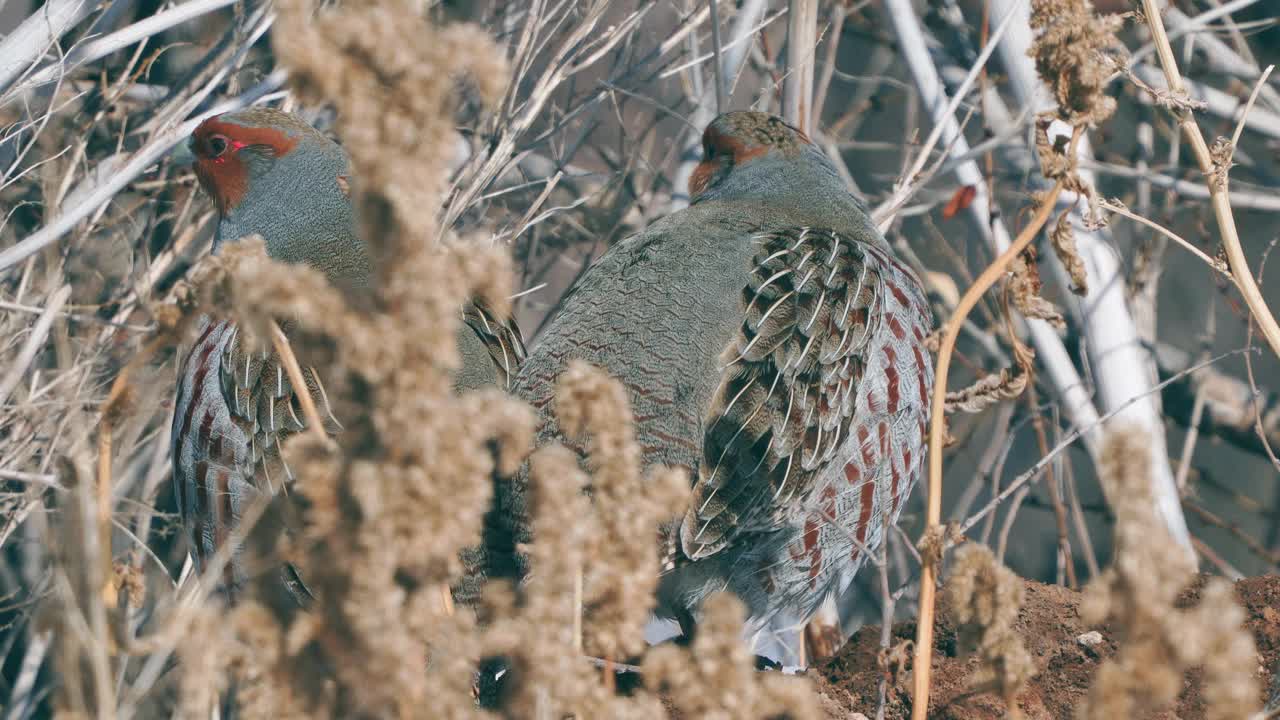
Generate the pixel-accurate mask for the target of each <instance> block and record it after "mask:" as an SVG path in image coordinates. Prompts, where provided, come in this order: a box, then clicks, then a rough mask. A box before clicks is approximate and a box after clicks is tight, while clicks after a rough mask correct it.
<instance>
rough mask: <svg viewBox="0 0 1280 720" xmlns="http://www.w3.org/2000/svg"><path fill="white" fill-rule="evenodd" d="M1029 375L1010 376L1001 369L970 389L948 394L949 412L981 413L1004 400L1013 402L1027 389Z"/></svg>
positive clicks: (979, 379)
mask: <svg viewBox="0 0 1280 720" xmlns="http://www.w3.org/2000/svg"><path fill="white" fill-rule="evenodd" d="M1027 377H1028V376H1027V374H1026V373H1019V374H1017V375H1010V374H1009V371H1008V370H1006V369H1004V368H1001V369H1000V372H998V373H988V374H986V375H984V376H982V377H980V378H978V380H977V381H975V382H974V383H973V384H972V385H970V386H969V387H966V388H963V389H961V390H955V391H953V392H949V393H947V404H946V409H947V412H949V413H951V412H956V411H959V412H966V413H970V414H973V413H980V412H982V411H983V410H986V409H987V408H989V407H991V406H992V405H995V404H996V403H998V402H1001V401H1004V400H1012V399H1014V398H1016V397H1018V396H1019V395H1021V394H1022V392H1023V391H1024V390H1026V389H1027Z"/></svg>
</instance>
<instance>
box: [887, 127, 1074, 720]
mask: <svg viewBox="0 0 1280 720" xmlns="http://www.w3.org/2000/svg"><path fill="white" fill-rule="evenodd" d="M1082 130H1083V128H1081V127H1077V128H1076V129H1075V132H1074V133H1073V134H1072V138H1071V143H1070V145H1069V147H1068V148H1067V150H1066V157H1068V158H1071V157H1074V156H1075V145H1076V142H1077V141H1078V140H1079V139H1080V135H1081V133H1082ZM1045 171H1046V173H1047V172H1048V168H1045ZM1065 184H1066V173H1064V174H1061V175H1059V176H1058V177H1057V179H1056V182H1055V183H1054V185H1053V188H1052V189H1050V190H1049V192H1047V193H1045V194H1044V195H1043V196H1042V197H1041V198H1039V208H1038V209H1037V210H1036V214H1035V216H1034V217H1032V219H1031V221H1030V222H1029V223H1028V224H1027V226H1026V227H1025V228H1023V229H1022V232H1021V233H1020V234H1019V235H1018V237H1017V238H1016V239H1015V240H1014V241H1013V242H1012V243H1011V244H1010V245H1009V248H1008V249H1007V250H1005V251H1004V252H1003V253H1001V254H1000V256H999V257H997V258H996V259H995V260H994V261H993V262H992V263H991V264H990V265H988V266H987V268H986V269H985V270H983V271H982V274H981V275H979V276H978V278H977V280H975V281H974V283H973V286H972V287H970V288H969V289H968V290H967V291H965V294H964V295H963V296H962V297H961V298H960V302H959V304H957V305H956V309H955V312H954V313H953V314H952V316H951V317H950V318H948V319H947V322H946V324H945V325H944V326H943V336H942V342H941V344H940V345H939V349H938V367H937V370H936V372H935V374H934V382H933V401H932V407H931V408H930V417H929V497H928V500H927V505H926V516H925V518H926V522H927V523H928V525H927V528H926V535H928V534H929V533H930V532H936V531H937V530H938V528H939V527H940V523H941V519H942V447H943V437H944V436H945V433H944V431H943V424H944V422H945V419H946V396H947V375H948V372H949V371H950V369H951V356H952V354H953V353H954V351H955V346H956V339H957V338H958V337H959V336H960V330H961V328H962V327H963V325H964V320H965V318H966V317H968V315H969V313H970V312H972V311H973V308H974V307H976V306H977V304H978V301H979V300H980V299H981V298H982V296H983V295H984V294H985V293H986V292H987V290H990V289H991V288H992V287H993V286H994V285H995V284H996V282H997V281H998V280H999V279H1000V278H1001V277H1002V276H1003V275H1004V273H1005V272H1006V270H1007V269H1008V268H1009V266H1010V264H1011V263H1012V262H1013V260H1014V259H1015V258H1016V257H1018V255H1020V254H1021V253H1022V252H1023V251H1024V250H1025V249H1026V248H1027V246H1028V245H1030V244H1031V241H1032V240H1033V239H1035V237H1036V234H1037V233H1039V232H1040V228H1042V227H1044V224H1045V223H1046V222H1048V220H1049V216H1050V215H1051V214H1053V207H1054V203H1055V202H1056V201H1057V199H1058V195H1060V194H1061V193H1062V190H1063V187H1064V186H1065ZM938 555H940V553H939V554H938ZM921 557H922V558H923V559H924V562H923V563H922V564H921V568H920V620H919V623H918V626H917V628H918V629H917V631H916V661H915V675H914V678H913V690H914V692H913V696H912V702H911V717H912V720H925V718H926V717H927V713H928V709H929V675H930V666H931V664H932V661H933V619H934V602H935V593H936V591H937V588H936V586H935V585H936V582H937V565H938V561H939V559H940V557H937V556H935V554H934V553H924V552H922V553H921Z"/></svg>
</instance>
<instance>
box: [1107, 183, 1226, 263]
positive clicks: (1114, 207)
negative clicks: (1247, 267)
mask: <svg viewBox="0 0 1280 720" xmlns="http://www.w3.org/2000/svg"><path fill="white" fill-rule="evenodd" d="M1098 206H1099V207H1102V208H1104V209H1106V210H1110V211H1111V212H1113V213H1115V214H1117V215H1122V216H1124V217H1127V218H1129V219H1130V220H1132V221H1134V222H1136V223H1138V224H1140V225H1146V226H1147V227H1149V228H1151V229H1152V230H1155V231H1156V232H1158V233H1160V234H1161V235H1164V236H1165V237H1167V238H1169V239H1170V240H1172V241H1174V242H1176V243H1178V244H1179V245H1181V246H1182V247H1183V249H1185V250H1186V251H1187V252H1189V253H1191V254H1192V255H1195V256H1196V257H1197V258H1199V259H1200V260H1201V261H1203V262H1204V264H1205V265H1208V266H1209V268H1210V269H1211V270H1213V271H1214V272H1217V273H1219V274H1221V275H1222V276H1223V277H1225V278H1227V279H1229V280H1232V281H1233V282H1234V281H1235V278H1233V277H1232V276H1231V273H1230V272H1228V271H1227V269H1226V268H1224V267H1222V265H1220V264H1219V263H1218V261H1217V260H1214V259H1213V258H1211V257H1209V256H1208V255H1206V254H1205V253H1204V251H1203V250H1201V249H1200V248H1198V247H1196V246H1195V245H1192V244H1191V243H1190V242H1189V241H1188V240H1186V239H1185V238H1183V237H1182V236H1181V235H1178V234H1177V233H1175V232H1173V231H1172V230H1170V229H1169V228H1167V227H1165V226H1163V225H1161V224H1159V223H1157V222H1154V221H1152V220H1149V219H1147V218H1145V217H1143V216H1141V215H1139V214H1137V213H1135V212H1131V211H1130V210H1129V209H1128V208H1126V207H1125V206H1123V205H1118V204H1116V203H1113V202H1111V201H1109V200H1099V201H1098Z"/></svg>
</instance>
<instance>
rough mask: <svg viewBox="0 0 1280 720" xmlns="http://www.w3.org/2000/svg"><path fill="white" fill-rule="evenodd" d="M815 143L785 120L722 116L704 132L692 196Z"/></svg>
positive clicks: (740, 114)
mask: <svg viewBox="0 0 1280 720" xmlns="http://www.w3.org/2000/svg"><path fill="white" fill-rule="evenodd" d="M812 145H813V143H812V142H811V141H810V140H809V136H807V135H805V134H804V133H803V132H801V131H800V130H799V129H797V128H794V127H792V126H791V125H788V124H787V123H786V122H785V121H784V120H783V119H782V118H780V117H777V116H775V115H769V114H767V113H762V112H750V111H740V112H729V113H724V114H723V115H720V116H719V117H717V118H715V119H714V120H712V121H711V124H709V125H707V128H706V130H704V131H703V132H702V162H700V163H698V167H697V168H695V169H694V171H693V174H692V175H691V176H690V177H689V196H690V197H691V198H693V199H695V200H697V199H698V198H700V197H702V196H703V195H705V194H706V193H707V192H708V191H711V190H715V189H717V188H721V187H722V186H723V185H724V184H725V183H726V181H728V180H729V178H730V177H731V176H732V175H734V174H735V171H737V174H739V175H740V174H742V173H741V171H743V170H745V169H746V168H747V167H748V166H750V165H752V164H753V163H761V162H763V164H765V165H768V164H770V161H772V162H774V163H777V162H778V161H784V162H785V161H786V160H788V159H794V158H797V157H799V156H800V155H801V154H802V153H803V152H804V148H806V147H811V146H812Z"/></svg>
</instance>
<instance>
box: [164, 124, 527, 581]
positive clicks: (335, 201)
mask: <svg viewBox="0 0 1280 720" xmlns="http://www.w3.org/2000/svg"><path fill="white" fill-rule="evenodd" d="M189 144H190V150H191V151H192V153H193V155H194V156H195V171H196V175H197V177H198V178H199V180H200V184H201V186H202V187H203V188H204V189H205V190H206V191H207V192H208V193H209V195H211V196H212V197H213V200H214V204H215V205H216V207H217V211H218V228H217V234H216V237H215V238H214V252H218V250H219V248H221V247H222V246H223V245H225V244H226V243H231V242H235V241H237V240H239V239H240V238H243V237H246V236H249V235H254V234H257V235H261V236H262V238H263V240H264V241H265V244H266V249H267V254H268V255H269V256H270V257H272V258H273V259H275V260H279V261H282V262H289V263H299V264H305V265H309V266H311V267H314V268H316V269H318V270H320V271H321V272H323V273H324V274H325V276H326V277H327V278H328V280H329V282H330V283H331V284H333V285H334V286H335V287H338V288H340V289H342V290H344V291H345V292H348V293H350V294H352V295H355V294H359V293H364V292H367V291H368V290H369V288H370V283H371V282H372V277H373V275H372V271H371V263H370V259H369V256H368V254H367V251H366V248H365V245H364V243H363V242H362V241H361V240H360V238H359V237H358V236H357V235H356V229H355V222H354V216H353V210H352V206H351V202H350V199H349V197H348V187H349V185H348V159H347V155H346V153H345V151H344V150H343V149H342V148H341V147H340V146H339V145H338V144H336V143H334V142H333V141H332V140H329V139H328V138H326V137H325V136H324V135H322V134H321V133H320V132H318V131H317V130H315V129H314V128H312V127H311V126H310V125H307V124H306V123H305V122H304V121H302V120H301V119H300V118H298V117H296V116H294V115H291V114H288V113H284V112H281V111H278V110H272V109H266V108H251V109H248V110H243V111H240V112H237V113H233V114H228V115H222V116H218V117H214V118H210V119H209V120H206V121H205V122H204V123H202V124H201V125H200V126H199V127H198V128H197V129H196V131H195V133H194V134H193V135H192V137H191V138H190V140H189ZM463 320H464V323H463V326H462V327H461V329H460V331H459V334H458V343H459V349H460V352H461V355H462V361H463V364H462V368H461V370H460V371H459V372H458V374H457V376H456V378H455V384H456V385H457V386H458V387H459V389H469V388H474V387H478V386H481V385H486V384H497V385H500V386H503V387H506V386H507V384H508V381H509V380H510V378H512V377H513V376H514V371H515V368H516V367H517V366H518V364H519V362H520V361H521V360H522V359H523V357H524V353H525V351H524V344H523V341H522V340H521V337H520V331H519V329H518V328H516V326H515V325H514V323H513V322H512V321H511V320H510V319H506V318H496V317H494V316H493V315H492V314H491V313H489V312H488V311H487V310H486V309H485V308H483V307H481V306H479V305H477V304H468V305H467V306H466V307H465V308H463ZM196 333H197V336H196V337H197V339H196V341H195V343H194V344H193V345H192V347H191V348H190V350H189V351H188V353H187V355H186V358H185V360H184V362H183V363H182V367H181V370H180V371H179V375H178V387H177V397H176V401H175V412H174V418H173V436H172V458H173V480H174V491H175V493H176V496H177V502H178V507H179V508H180V511H181V514H182V518H183V522H184V524H185V525H186V529H187V532H188V540H189V542H190V548H191V551H192V555H193V557H194V559H195V561H196V567H197V569H200V570H203V568H204V567H205V566H206V565H207V564H208V561H209V559H210V558H211V557H212V556H213V554H214V552H215V551H217V550H218V548H220V547H222V546H223V545H224V544H225V543H226V542H227V540H228V538H229V537H230V533H231V530H232V528H233V527H234V526H235V525H236V523H237V522H238V521H239V519H240V517H241V515H242V513H243V512H244V511H245V509H246V508H247V507H248V506H249V503H250V502H251V501H252V500H253V499H254V498H255V497H257V496H258V495H259V494H260V493H262V492H275V491H278V490H279V489H280V488H281V487H282V486H283V485H285V484H287V483H288V482H289V480H291V475H290V472H289V468H288V467H287V466H286V465H285V464H284V463H283V462H282V459H281V454H280V448H281V445H282V443H283V441H284V440H285V439H286V438H288V437H289V436H291V435H293V434H294V433H297V432H300V431H302V430H303V429H305V423H304V421H303V420H302V417H301V416H302V412H301V410H300V407H299V405H298V403H297V398H296V397H295V389H294V388H293V387H292V386H291V384H290V382H289V379H288V377H287V376H286V375H285V373H284V371H283V369H282V367H281V365H280V364H279V363H278V361H277V358H276V357H275V356H274V354H272V353H261V352H258V353H250V352H247V351H245V350H244V349H243V348H242V344H241V342H240V338H239V336H238V330H237V328H236V326H235V325H234V324H233V323H231V322H228V321H225V320H215V319H211V318H209V317H202V318H201V319H200V321H199V324H198V327H197V329H196ZM304 372H305V375H306V378H307V382H308V385H310V387H309V388H308V389H307V391H308V392H309V393H310V394H311V395H312V396H313V398H314V400H315V403H316V406H317V407H318V408H319V409H320V411H321V413H322V415H326V416H327V424H328V425H329V427H327V428H326V430H328V431H329V432H334V431H336V430H337V429H338V428H339V427H340V425H339V423H338V421H337V420H336V419H335V418H333V414H332V412H331V411H330V409H329V403H328V398H327V397H326V395H325V391H324V386H323V384H322V383H321V381H320V378H319V377H318V376H317V375H316V374H315V373H314V372H313V371H311V370H310V369H307V370H305V371H304ZM249 572H250V569H249V568H247V567H246V563H245V561H244V558H243V556H242V554H241V553H239V552H233V554H232V560H231V562H229V563H228V564H227V565H226V566H224V571H223V575H222V577H221V581H220V583H219V588H220V589H221V590H222V591H223V592H224V593H226V594H227V595H229V596H230V597H231V598H232V599H234V596H235V593H236V590H237V589H238V588H239V587H241V586H242V585H243V583H244V582H245V581H246V579H247V576H248V574H249ZM281 572H282V573H283V577H282V579H283V580H284V582H285V584H286V586H287V587H288V589H289V590H290V591H291V592H292V594H293V595H294V596H295V597H297V598H299V599H300V600H303V599H305V598H306V597H307V592H306V588H305V585H304V584H303V583H302V581H301V579H300V578H298V577H297V575H296V573H295V572H294V570H293V568H291V567H289V566H287V565H285V566H283V567H282V568H281Z"/></svg>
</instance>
